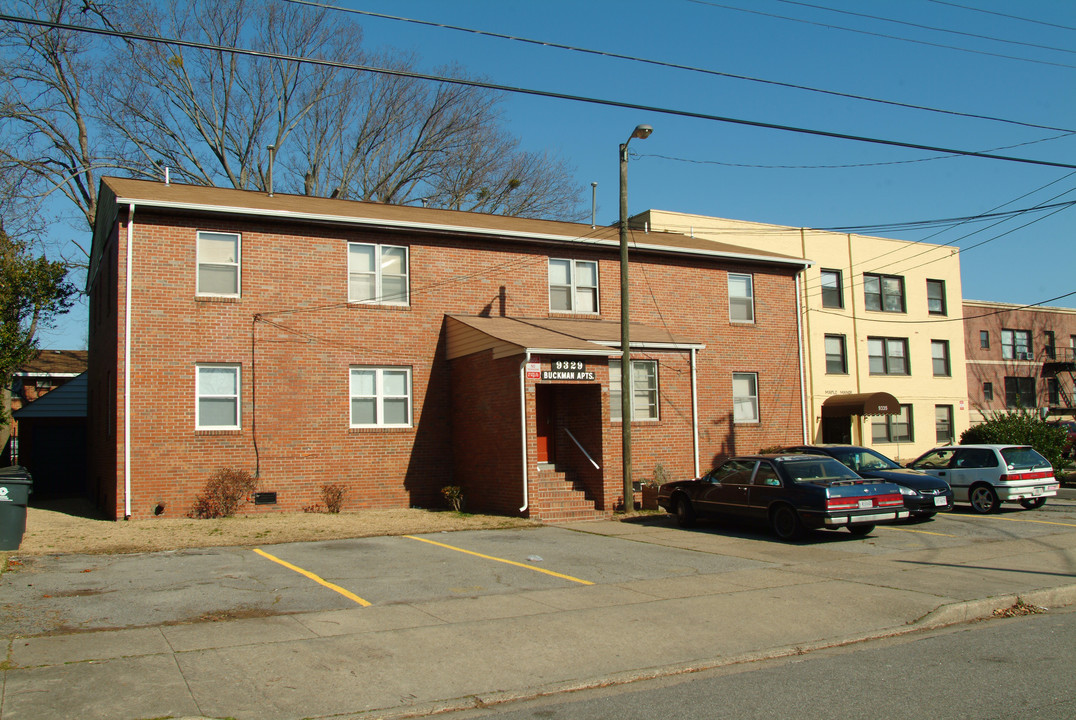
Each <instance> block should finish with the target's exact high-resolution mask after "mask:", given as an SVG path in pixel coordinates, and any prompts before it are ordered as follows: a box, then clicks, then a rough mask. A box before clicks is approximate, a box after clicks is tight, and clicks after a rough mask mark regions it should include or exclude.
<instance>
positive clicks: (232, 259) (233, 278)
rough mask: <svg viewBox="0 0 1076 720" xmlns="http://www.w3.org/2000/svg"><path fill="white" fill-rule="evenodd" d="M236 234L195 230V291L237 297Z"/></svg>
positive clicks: (203, 293) (237, 235)
mask: <svg viewBox="0 0 1076 720" xmlns="http://www.w3.org/2000/svg"><path fill="white" fill-rule="evenodd" d="M239 252H240V239H239V234H238V233H221V232H204V231H199V232H198V290H197V292H198V294H199V295H217V296H223V297H238V296H239Z"/></svg>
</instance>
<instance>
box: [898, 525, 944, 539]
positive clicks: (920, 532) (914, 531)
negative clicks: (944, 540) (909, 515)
mask: <svg viewBox="0 0 1076 720" xmlns="http://www.w3.org/2000/svg"><path fill="white" fill-rule="evenodd" d="M889 528H890V529H891V530H900V531H901V532H910V533H919V534H920V535H937V536H938V537H956V535H947V534H945V533H936V532H930V531H929V530H912V529H911V528H902V527H893V526H892V525H890V526H889Z"/></svg>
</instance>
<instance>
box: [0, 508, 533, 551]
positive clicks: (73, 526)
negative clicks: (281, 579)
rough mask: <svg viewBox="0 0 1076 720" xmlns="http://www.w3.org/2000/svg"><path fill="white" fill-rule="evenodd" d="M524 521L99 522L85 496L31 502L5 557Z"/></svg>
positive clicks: (297, 515) (275, 518)
mask: <svg viewBox="0 0 1076 720" xmlns="http://www.w3.org/2000/svg"><path fill="white" fill-rule="evenodd" d="M539 524H540V523H537V522H534V521H531V520H525V519H522V518H511V517H500V516H495V515H468V514H465V513H456V512H451V511H431V510H418V509H406V510H404V509H401V510H359V511H354V512H341V513H339V514H330V513H304V512H294V513H283V512H281V513H259V514H257V515H237V516H236V517H231V518H220V519H215V520H195V519H191V518H154V519H151V520H126V521H124V520H120V521H111V520H104V519H101V516H100V515H99V514H98V513H97V512H96V511H95V510H94V509H93V508H92V506H90V504H89V503H88V502H86V501H80V500H59V501H55V502H50V503H42V504H40V505H36V506H31V507H29V508H27V511H26V532H25V533H24V535H23V539H22V544H21V545H20V546H19V549H18V550H17V551H8V552H0V558H2V557H3V556H4V555H10V556H18V555H52V554H66V553H90V554H109V553H137V552H153V551H156V550H176V549H180V548H193V547H212V546H232V545H270V544H273V543H285V542H301V541H308V540H339V539H342V538H356V537H373V536H377V535H412V534H416V533H430V532H441V531H454V530H487V529H495V528H516V527H529V526H535V525H539Z"/></svg>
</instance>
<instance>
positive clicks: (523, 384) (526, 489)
mask: <svg viewBox="0 0 1076 720" xmlns="http://www.w3.org/2000/svg"><path fill="white" fill-rule="evenodd" d="M530 361H531V351H530V350H527V351H526V353H525V354H524V356H523V362H521V363H520V364H519V425H520V428H521V433H522V440H523V507H521V508H520V509H519V511H520V512H527V509H528V508H529V507H530V482H529V480H530V477H529V476H530V467H529V466H528V464H527V363H529V362H530Z"/></svg>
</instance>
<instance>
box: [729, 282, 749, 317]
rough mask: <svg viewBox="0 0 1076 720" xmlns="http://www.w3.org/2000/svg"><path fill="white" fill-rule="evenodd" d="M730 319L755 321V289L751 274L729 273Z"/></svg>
mask: <svg viewBox="0 0 1076 720" xmlns="http://www.w3.org/2000/svg"><path fill="white" fill-rule="evenodd" d="M729 319H730V320H732V322H738V323H753V322H754V321H755V289H754V281H753V279H752V277H751V276H750V275H742V274H740V273H729Z"/></svg>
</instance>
